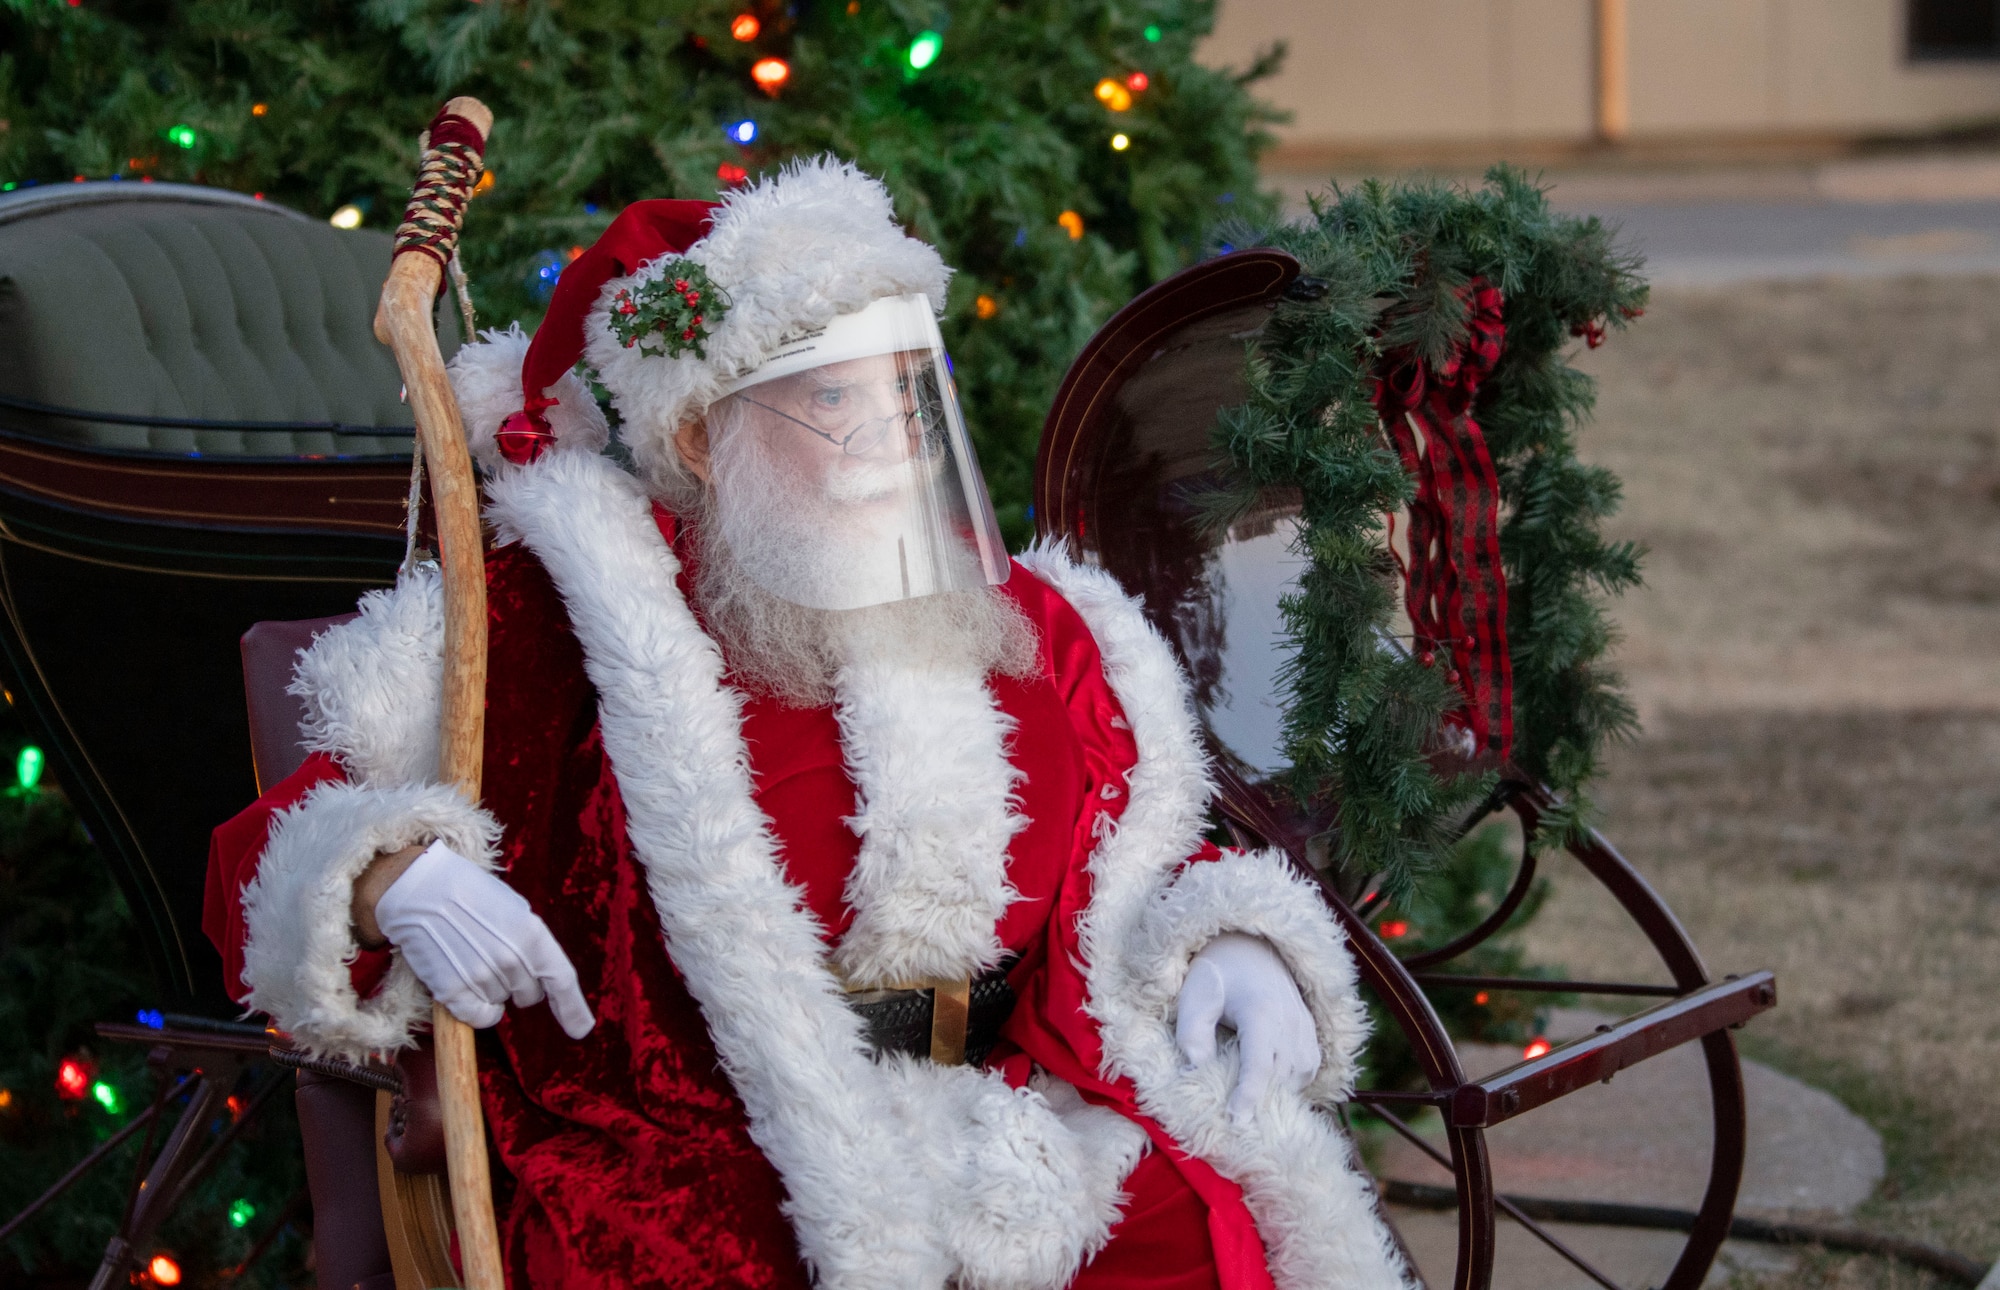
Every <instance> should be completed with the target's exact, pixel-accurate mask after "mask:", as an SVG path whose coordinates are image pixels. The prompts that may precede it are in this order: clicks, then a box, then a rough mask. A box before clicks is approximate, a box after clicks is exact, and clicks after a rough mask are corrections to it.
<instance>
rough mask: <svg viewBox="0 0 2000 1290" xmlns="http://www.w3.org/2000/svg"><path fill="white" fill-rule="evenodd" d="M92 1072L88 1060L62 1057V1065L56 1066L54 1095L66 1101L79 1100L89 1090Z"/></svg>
mask: <svg viewBox="0 0 2000 1290" xmlns="http://www.w3.org/2000/svg"><path fill="white" fill-rule="evenodd" d="M93 1073H94V1072H93V1071H92V1069H91V1066H90V1063H89V1062H86V1061H79V1060H78V1059H77V1058H74V1057H65V1058H63V1061H62V1065H60V1066H58V1067H56V1095H57V1096H58V1097H61V1098H63V1099H65V1100H66V1101H71V1102H77V1101H81V1100H82V1099H83V1097H84V1095H85V1094H87V1093H89V1092H90V1077H91V1075H92V1074H93Z"/></svg>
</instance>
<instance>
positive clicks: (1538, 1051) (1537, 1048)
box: [1521, 1035, 1553, 1061]
mask: <svg viewBox="0 0 2000 1290" xmlns="http://www.w3.org/2000/svg"><path fill="white" fill-rule="evenodd" d="M1551 1047H1553V1045H1551V1044H1550V1043H1549V1041H1548V1040H1546V1039H1544V1038H1542V1037H1541V1036H1540V1035H1536V1036H1535V1037H1534V1038H1533V1039H1531V1040H1529V1041H1528V1046H1527V1047H1526V1048H1523V1049H1522V1050H1521V1056H1522V1058H1523V1059H1524V1060H1526V1061H1533V1060H1535V1059H1536V1058H1537V1057H1543V1056H1546V1055H1547V1054H1548V1051H1549V1049H1550V1048H1551Z"/></svg>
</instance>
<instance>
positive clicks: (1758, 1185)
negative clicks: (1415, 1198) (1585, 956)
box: [1378, 1009, 1883, 1290]
mask: <svg viewBox="0 0 2000 1290" xmlns="http://www.w3.org/2000/svg"><path fill="white" fill-rule="evenodd" d="M1606 1019H1607V1018H1606V1017H1604V1016H1603V1014H1599V1013H1593V1012H1589V1011H1586V1010H1583V1009H1563V1010H1560V1011H1559V1012H1558V1013H1557V1015H1556V1017H1555V1018H1554V1019H1553V1022H1552V1024H1551V1026H1550V1037H1551V1038H1556V1039H1562V1038H1568V1037H1572V1036H1575V1035H1580V1034H1587V1033H1589V1032H1590V1030H1591V1029H1592V1028H1593V1027H1594V1026H1595V1025H1596V1024H1597V1023H1598V1022H1599V1021H1602V1020H1606ZM1753 1024H1754V1023H1753ZM1460 1056H1461V1058H1462V1060H1463V1061H1464V1062H1465V1064H1466V1069H1467V1073H1468V1074H1471V1075H1475V1076H1476V1075H1480V1074H1486V1073H1490V1072H1491V1071H1494V1070H1498V1069H1501V1068H1502V1067H1505V1066H1510V1065H1513V1064H1514V1063H1515V1062H1517V1061H1519V1060H1520V1054H1519V1053H1518V1052H1517V1051H1516V1050H1514V1049H1511V1048H1496V1047H1488V1046H1483V1045H1466V1046H1464V1047H1463V1048H1462V1049H1461V1050H1460ZM1744 1076H1745V1085H1746V1087H1747V1089H1748V1093H1749V1126H1750V1151H1749V1160H1748V1163H1747V1166H1746V1168H1745V1171H1744V1178H1743V1189H1742V1192H1741V1195H1740V1199H1739V1201H1738V1204H1737V1210H1738V1212H1739V1213H1754V1214H1761V1215H1766V1216H1795V1217H1809V1218H1814V1219H1820V1220H1825V1219H1828V1218H1838V1217H1839V1216H1841V1215H1845V1214H1847V1213H1849V1212H1851V1211H1852V1210H1853V1209H1854V1207H1855V1206H1856V1205H1859V1204H1860V1203H1861V1202H1862V1201H1864V1200H1866V1199H1867V1198H1868V1195H1869V1193H1870V1192H1872V1191H1873V1190H1874V1188H1875V1185H1876V1183H1878V1182H1879V1181H1880V1180H1881V1178H1882V1172H1883V1158H1882V1142H1881V1139H1880V1138H1879V1137H1877V1136H1876V1133H1875V1131H1874V1130H1873V1129H1872V1128H1870V1127H1869V1126H1868V1125H1867V1124H1866V1123H1865V1122H1864V1121H1863V1120H1862V1119H1861V1118H1860V1117H1859V1116H1857V1115H1855V1114H1854V1113H1853V1112H1852V1111H1849V1110H1848V1109H1847V1108H1846V1107H1844V1106H1842V1105H1841V1104H1840V1103H1839V1102H1838V1101H1837V1100H1835V1099H1834V1098H1833V1097H1832V1096H1830V1095H1828V1094H1826V1093H1823V1092H1821V1091H1820V1090H1818V1089H1815V1088H1812V1087H1810V1086H1808V1085H1806V1084H1802V1083H1800V1082H1799V1081H1797V1080H1795V1079H1792V1078H1791V1077H1789V1076H1786V1075H1781V1074H1779V1073H1778V1072H1777V1071H1774V1070H1772V1069H1770V1068H1769V1067H1766V1066H1762V1065H1759V1064H1757V1063H1755V1062H1745V1063H1744ZM1710 1123H1711V1121H1710V1119H1709V1114H1708V1080H1707V1074H1706V1070H1705V1068H1704V1066H1703V1064H1702V1061H1701V1057H1700V1054H1699V1051H1698V1050H1697V1049H1695V1048H1693V1047H1692V1046H1688V1047H1682V1048H1678V1049H1675V1050H1673V1051H1671V1052H1668V1053H1664V1054H1662V1055H1660V1056H1659V1057H1656V1058H1654V1059H1652V1060H1651V1061H1648V1062H1644V1063H1642V1064H1640V1065H1638V1066H1635V1067H1633V1068H1632V1069H1630V1070H1628V1071H1625V1072H1622V1073H1621V1074H1620V1075H1619V1076H1618V1077H1617V1078H1616V1079H1615V1080H1613V1081H1612V1082H1611V1083H1610V1084H1606V1085H1598V1086H1593V1087H1591V1088H1587V1089H1582V1090H1579V1091H1578V1092H1576V1093H1573V1094H1571V1095H1570V1096H1568V1097H1566V1098H1564V1099H1562V1100H1561V1101H1559V1102H1556V1103H1553V1104H1551V1105H1549V1106H1546V1107H1542V1108H1540V1109H1538V1110H1535V1111H1532V1112H1530V1113H1528V1114H1527V1115H1524V1116H1522V1117H1520V1118H1519V1119H1517V1120H1511V1121H1508V1122H1507V1123H1505V1124H1503V1125H1500V1126H1499V1127H1498V1128H1496V1129H1494V1130H1493V1131H1491V1132H1489V1133H1488V1134H1487V1137H1486V1141H1487V1146H1488V1148H1489V1150H1490V1151H1491V1153H1492V1158H1493V1176H1494V1181H1495V1184H1496V1185H1497V1187H1498V1188H1499V1190H1501V1191H1502V1192H1507V1193H1513V1194H1517V1195H1528V1196H1547V1197H1557V1198H1563V1199H1582V1200H1612V1201H1625V1202H1628V1203H1632V1204H1652V1205H1670V1206H1674V1207H1677V1208H1682V1209H1693V1208H1695V1207H1696V1206H1697V1205H1698V1204H1699V1203H1700V1199H1701V1195H1702V1191H1703V1188H1704V1186H1705V1184H1706V1182H1707V1177H1708V1164H1709V1137H1710ZM1378 1163H1379V1168H1378V1173H1379V1176H1381V1177H1385V1178H1397V1179H1402V1180H1406V1181H1409V1182H1421V1183H1434V1184H1448V1183H1449V1181H1450V1176H1449V1175H1448V1174H1447V1173H1446V1172H1445V1171H1444V1170H1442V1169H1440V1168H1439V1167H1438V1166H1437V1165H1435V1164H1433V1163H1431V1161H1430V1160H1428V1159H1427V1158H1426V1157H1425V1156H1424V1155H1423V1154H1422V1153H1421V1152H1419V1151H1417V1150H1416V1149H1415V1148H1414V1147H1411V1146H1410V1145H1408V1144H1407V1143H1404V1142H1402V1141H1401V1140H1395V1141H1393V1142H1392V1143H1391V1144H1390V1146H1389V1148H1388V1150H1387V1151H1385V1152H1384V1153H1383V1155H1382V1156H1381V1158H1380V1160H1379V1162H1378ZM1392 1215H1393V1217H1394V1219H1395V1221H1396V1225H1397V1228H1398V1230H1399V1231H1401V1232H1402V1234H1403V1238H1404V1240H1405V1242H1407V1243H1408V1245H1409V1246H1410V1248H1411V1250H1412V1252H1413V1253H1414V1255H1415V1256H1416V1259H1417V1262H1418V1265H1419V1267H1420V1268H1421V1269H1422V1271H1423V1274H1424V1277H1425V1279H1426V1280H1427V1281H1428V1282H1429V1283H1430V1284H1431V1285H1432V1286H1434V1287H1435V1286H1447V1285H1449V1284H1450V1283H1451V1272H1452V1268H1453V1266H1454V1262H1455V1260H1456V1258H1457V1230H1456V1226H1455V1224H1456V1217H1455V1215H1453V1214H1452V1213H1450V1212H1442V1213H1440V1212H1430V1211H1420V1210H1411V1209H1404V1208H1400V1207H1399V1208H1396V1209H1394V1210H1392ZM1551 1230H1552V1231H1554V1232H1555V1233H1556V1234H1557V1235H1558V1237H1559V1238H1560V1239H1561V1240H1563V1241H1565V1242H1567V1243H1568V1244H1569V1245H1571V1246H1572V1247H1573V1248H1574V1249H1576V1251H1577V1252H1578V1253H1580V1254H1582V1255H1583V1256H1584V1257H1585V1258H1587V1259H1589V1260H1591V1261H1592V1262H1593V1263H1595V1264H1596V1265H1597V1266H1598V1267H1599V1268H1600V1269H1602V1270H1603V1271H1604V1272H1605V1273H1606V1274H1607V1275H1609V1276H1610V1277H1611V1278H1612V1279H1613V1280H1614V1281H1617V1282H1618V1283H1619V1285H1621V1286H1624V1287H1626V1288H1627V1290H1645V1288H1646V1287H1649V1286H1656V1285H1659V1284H1660V1282H1661V1281H1663V1280H1664V1279H1665V1277H1666V1274H1667V1272H1668V1271H1669V1270H1670V1269H1671V1268H1672V1267H1673V1263H1674V1260H1675V1258H1677V1257H1678V1256H1679V1253H1680V1249H1681V1245H1682V1243H1683V1242H1684V1240H1685V1237H1683V1236H1682V1235H1681V1234H1679V1233H1673V1232H1639V1231H1629V1230H1625V1229H1620V1228H1606V1227H1584V1226H1577V1225H1572V1224H1553V1225H1551ZM1499 1236H1500V1253H1499V1258H1498V1261H1497V1264H1496V1268H1495V1276H1494V1285H1495V1286H1496V1288H1497V1290H1569V1288H1570V1287H1576V1288H1577V1290H1587V1288H1590V1287H1593V1286H1594V1283H1593V1282H1591V1281H1590V1279H1589V1278H1588V1277H1586V1276H1584V1275H1583V1273H1581V1272H1579V1271H1578V1270H1577V1269H1576V1268H1575V1267H1573V1266H1572V1265H1571V1264H1569V1263H1568V1262H1566V1261H1564V1260H1563V1259H1561V1258H1560V1257H1559V1256H1557V1255H1556V1254H1555V1253H1553V1252H1552V1251H1550V1250H1549V1249H1548V1248H1547V1247H1546V1246H1544V1245H1542V1244H1541V1243H1539V1242H1538V1241H1536V1240H1535V1239H1534V1238H1533V1237H1531V1236H1529V1235H1527V1234H1526V1233H1525V1232H1524V1231H1523V1230H1522V1229H1521V1228H1520V1227H1518V1226H1516V1225H1515V1224H1514V1223H1512V1222H1509V1221H1507V1220H1506V1219H1504V1218H1503V1219H1502V1220H1501V1222H1500V1234H1499ZM1789 1258H1790V1256H1789V1254H1788V1253H1787V1252H1786V1251H1783V1250H1781V1249H1778V1248H1774V1247H1770V1246H1759V1245H1753V1244H1750V1243H1747V1242H1739V1241H1732V1242H1730V1243H1729V1244H1728V1245H1727V1246H1725V1247H1724V1250H1723V1255H1722V1257H1721V1258H1720V1259H1718V1260H1717V1263H1716V1266H1715V1269H1714V1271H1713V1272H1712V1273H1711V1274H1710V1282H1711V1284H1720V1283H1721V1282H1722V1281H1725V1280H1727V1278H1728V1274H1729V1272H1730V1271H1731V1270H1732V1269H1738V1268H1741V1269H1753V1268H1754V1269H1764V1268H1776V1267H1781V1266H1783V1265H1784V1264H1785V1263H1786V1262H1787V1261H1788V1259H1789Z"/></svg>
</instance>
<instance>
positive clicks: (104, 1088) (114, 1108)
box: [90, 1080, 119, 1115]
mask: <svg viewBox="0 0 2000 1290" xmlns="http://www.w3.org/2000/svg"><path fill="white" fill-rule="evenodd" d="M90 1095H91V1096H92V1097H94V1098H96V1099H97V1104H98V1105H99V1106H101V1107H103V1108H104V1109H105V1110H107V1111H109V1112H111V1114H113V1115H116V1114H118V1107H119V1101H118V1090H117V1089H115V1088H113V1087H111V1086H110V1085H109V1084H106V1083H105V1082H104V1081H103V1080H99V1081H97V1082H96V1083H95V1084H92V1085H91V1086H90Z"/></svg>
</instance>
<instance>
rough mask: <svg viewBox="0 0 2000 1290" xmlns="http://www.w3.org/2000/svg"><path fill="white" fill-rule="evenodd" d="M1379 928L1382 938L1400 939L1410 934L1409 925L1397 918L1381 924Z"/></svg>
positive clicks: (1388, 939) (1387, 939)
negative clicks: (1391, 921)
mask: <svg viewBox="0 0 2000 1290" xmlns="http://www.w3.org/2000/svg"><path fill="white" fill-rule="evenodd" d="M1381 930H1382V939H1383V940H1385V941H1400V940H1402V939H1403V938H1404V937H1405V936H1408V935H1409V934H1410V925H1409V924H1408V923H1406V922H1404V921H1403V920H1402V919H1400V918H1399V919H1397V920H1396V921H1395V922H1393V923H1384V924H1382V929H1381Z"/></svg>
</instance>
